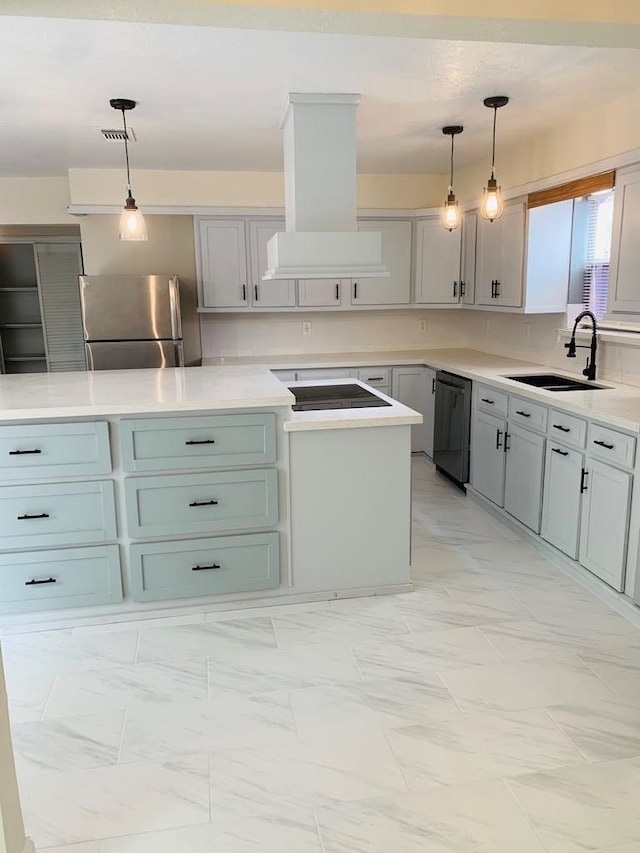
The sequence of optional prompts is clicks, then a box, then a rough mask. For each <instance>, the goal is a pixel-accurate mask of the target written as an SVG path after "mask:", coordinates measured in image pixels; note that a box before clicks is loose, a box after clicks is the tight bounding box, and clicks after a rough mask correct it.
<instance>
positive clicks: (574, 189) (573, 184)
mask: <svg viewBox="0 0 640 853" xmlns="http://www.w3.org/2000/svg"><path fill="white" fill-rule="evenodd" d="M615 181H616V173H615V172H602V174H600V175H591V176H590V177H588V178H580V179H579V180H577V181H569V183H568V184H560V186H558V187H551V188H550V189H548V190H539V191H538V192H535V193H529V199H528V201H527V207H528V208H529V209H531V208H532V207H542V205H544V204H555V203H556V202H557V201H567V200H568V199H572V198H581V197H582V196H585V195H591V194H592V193H597V192H602V191H603V190H611V189H613V188H614V186H615Z"/></svg>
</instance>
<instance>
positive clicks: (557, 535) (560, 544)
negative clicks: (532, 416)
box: [541, 439, 584, 560]
mask: <svg viewBox="0 0 640 853" xmlns="http://www.w3.org/2000/svg"><path fill="white" fill-rule="evenodd" d="M583 465H584V456H583V455H582V453H579V452H578V451H576V450H572V449H571V448H570V447H566V446H565V445H563V444H559V443H557V442H554V441H552V440H551V439H549V441H548V442H547V457H546V461H545V472H544V496H543V506H542V530H541V532H542V537H543V539H546V541H547V542H549V543H550V544H551V545H554V546H555V547H556V548H558V549H559V550H560V551H563V552H564V553H565V554H566V555H567V556H568V557H571V559H572V560H575V559H577V556H578V536H579V531H580V506H581V503H582V496H581V485H582V471H583Z"/></svg>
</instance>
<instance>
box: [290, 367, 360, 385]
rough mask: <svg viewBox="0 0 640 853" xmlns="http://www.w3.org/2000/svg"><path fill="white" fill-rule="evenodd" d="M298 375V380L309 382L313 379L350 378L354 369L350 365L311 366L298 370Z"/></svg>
mask: <svg viewBox="0 0 640 853" xmlns="http://www.w3.org/2000/svg"><path fill="white" fill-rule="evenodd" d="M296 375H297V379H298V382H308V381H309V380H313V379H350V378H351V377H352V376H353V371H352V370H351V369H350V368H349V367H318V368H313V367H310V368H308V369H307V370H298V371H296Z"/></svg>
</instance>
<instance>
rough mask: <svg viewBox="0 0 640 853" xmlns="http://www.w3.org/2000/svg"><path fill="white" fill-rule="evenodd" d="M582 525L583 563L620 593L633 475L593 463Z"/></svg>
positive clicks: (588, 476)
mask: <svg viewBox="0 0 640 853" xmlns="http://www.w3.org/2000/svg"><path fill="white" fill-rule="evenodd" d="M585 488H586V491H585V492H584V494H583V505H582V523H581V525H580V557H579V559H580V562H581V563H582V565H583V566H584V567H585V568H587V569H589V571H591V572H593V573H594V575H597V576H598V577H599V578H602V580H603V581H605V582H606V583H608V584H610V586H612V587H613V588H614V589H617V590H618V591H619V592H621V591H622V589H623V588H624V575H625V567H626V554H627V532H628V526H629V508H630V502H631V475H630V474H627V473H626V472H624V471H619V470H618V469H617V468H613V467H612V466H611V465H606V464H604V463H603V462H597V461H595V460H593V459H592V460H589V462H588V464H587V475H586V483H585Z"/></svg>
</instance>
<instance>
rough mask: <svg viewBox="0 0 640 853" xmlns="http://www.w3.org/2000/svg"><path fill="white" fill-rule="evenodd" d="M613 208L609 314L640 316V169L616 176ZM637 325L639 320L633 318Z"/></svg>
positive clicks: (614, 315) (623, 171) (615, 315)
mask: <svg viewBox="0 0 640 853" xmlns="http://www.w3.org/2000/svg"><path fill="white" fill-rule="evenodd" d="M613 205H614V208H613V239H612V243H611V270H610V277H609V306H608V313H609V314H610V315H611V316H612V318H613V319H618V320H619V319H621V317H620V316H619V315H623V314H632V315H633V314H638V313H640V287H638V268H639V266H640V170H639V169H632V170H631V169H629V170H621V171H619V172H617V173H616V192H615V197H614V203H613ZM634 322H637V317H636V318H634Z"/></svg>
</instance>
